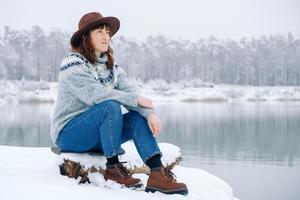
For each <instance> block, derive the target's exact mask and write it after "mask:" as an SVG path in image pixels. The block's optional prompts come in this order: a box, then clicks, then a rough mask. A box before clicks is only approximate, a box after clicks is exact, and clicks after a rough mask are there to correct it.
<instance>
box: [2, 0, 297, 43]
mask: <svg viewBox="0 0 300 200" xmlns="http://www.w3.org/2000/svg"><path fill="white" fill-rule="evenodd" d="M91 11H100V12H101V13H102V14H103V15H104V16H109V15H110V16H116V17H118V18H119V19H120V21H121V29H120V31H119V33H118V35H124V36H127V37H132V38H136V39H144V38H145V37H146V36H148V35H150V34H157V33H162V34H164V35H167V36H171V37H172V38H178V37H181V38H184V39H191V40H194V39H198V38H202V37H208V36H209V35H214V36H215V37H218V38H232V39H240V38H241V37H243V36H247V37H252V36H259V35H261V34H267V35H269V34H274V33H281V34H285V35H286V34H287V33H288V32H289V31H290V32H291V33H293V34H294V36H296V37H300V0H151V1H142V0H48V1H43V0H0V33H1V34H2V33H3V29H4V28H3V27H4V25H8V26H10V27H12V28H15V29H29V28H30V27H31V26H33V25H39V26H41V27H42V28H43V29H44V30H46V31H49V30H50V28H52V27H57V28H60V29H62V30H66V31H68V32H74V31H75V30H76V29H77V23H78V21H79V19H80V17H81V16H82V15H83V14H85V13H87V12H91Z"/></svg>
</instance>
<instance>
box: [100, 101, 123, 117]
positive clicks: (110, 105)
mask: <svg viewBox="0 0 300 200" xmlns="http://www.w3.org/2000/svg"><path fill="white" fill-rule="evenodd" d="M101 104H102V106H104V107H105V108H106V109H107V111H108V112H109V113H110V114H111V115H118V116H121V115H122V110H121V104H120V103H119V102H118V101H115V100H106V101H103V102H102V103H101Z"/></svg>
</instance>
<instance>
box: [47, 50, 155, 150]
mask: <svg viewBox="0 0 300 200" xmlns="http://www.w3.org/2000/svg"><path fill="white" fill-rule="evenodd" d="M106 61H107V56H106V55H105V54H104V55H102V57H99V58H98V59H97V62H96V64H95V65H92V64H91V63H90V62H89V61H88V60H87V59H85V58H84V57H83V56H82V55H81V54H79V53H73V52H72V53H70V54H69V55H68V56H66V57H65V58H64V59H63V61H62V63H61V66H60V72H59V76H58V96H57V100H56V102H55V105H54V108H53V110H52V112H51V117H50V135H51V139H52V141H53V143H54V144H55V142H56V140H57V137H58V135H59V132H60V131H61V130H62V128H63V127H64V126H65V125H66V124H67V123H68V122H69V121H70V120H71V119H72V118H74V117H76V116H77V115H79V114H81V113H83V112H85V111H87V110H88V109H89V108H90V107H91V106H93V105H95V104H99V103H100V102H103V101H105V100H116V101H118V102H120V104H121V105H123V106H124V107H125V108H126V109H127V110H135V111H137V112H139V113H140V114H141V115H142V116H144V117H145V118H146V119H147V117H148V115H149V114H150V113H154V110H153V109H149V108H145V107H141V106H139V105H137V97H138V93H139V90H138V87H136V86H135V85H133V84H132V82H131V81H130V80H129V79H128V78H127V76H126V73H125V71H124V70H123V69H122V68H121V67H120V66H118V65H116V64H115V65H114V66H113V68H112V69H111V70H109V69H107V68H106V64H105V62H106Z"/></svg>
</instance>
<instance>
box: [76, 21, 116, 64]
mask: <svg viewBox="0 0 300 200" xmlns="http://www.w3.org/2000/svg"><path fill="white" fill-rule="evenodd" d="M99 28H100V29H102V28H105V29H108V30H109V28H110V27H109V25H107V24H101V25H98V26H95V27H93V28H92V29H91V30H90V31H89V32H87V33H85V34H84V35H83V36H82V39H81V41H80V44H79V46H78V47H76V48H74V47H71V51H75V52H78V53H80V54H81V55H83V56H84V57H85V58H86V59H87V60H88V61H89V62H90V63H92V64H94V63H95V62H96V60H97V57H96V55H95V49H94V47H93V45H92V42H91V34H90V33H91V32H92V31H94V30H96V29H99ZM105 54H106V55H107V58H108V59H107V62H106V65H107V67H108V69H112V66H113V64H114V58H113V50H112V48H110V46H108V51H107V52H105Z"/></svg>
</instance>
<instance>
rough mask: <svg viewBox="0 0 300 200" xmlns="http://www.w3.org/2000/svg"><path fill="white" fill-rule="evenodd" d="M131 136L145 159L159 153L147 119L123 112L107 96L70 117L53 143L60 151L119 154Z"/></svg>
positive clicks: (106, 155)
mask: <svg viewBox="0 0 300 200" xmlns="http://www.w3.org/2000/svg"><path fill="white" fill-rule="evenodd" d="M131 139H133V142H134V144H135V146H136V148H137V151H138V153H139V155H140V157H141V158H142V160H143V161H144V162H145V163H146V161H147V160H148V159H149V158H151V157H152V156H153V155H155V154H160V155H162V154H161V151H160V149H159V147H158V144H157V141H156V139H155V137H153V135H152V132H151V130H150V128H149V126H148V123H147V120H146V119H145V118H144V117H143V116H141V115H140V114H139V113H138V112H136V111H129V112H128V113H126V114H123V115H122V111H121V107H120V103H119V102H117V101H113V100H107V101H104V102H101V103H99V104H96V105H94V106H92V107H91V108H90V109H89V110H87V111H85V112H83V113H81V114H80V115H78V116H76V117H75V118H73V119H71V120H70V121H69V122H68V123H67V124H66V125H65V126H64V128H63V129H62V130H61V132H60V133H59V136H58V138H57V141H56V144H57V146H59V147H60V148H61V149H62V150H63V151H71V152H87V151H101V152H103V153H104V156H105V157H107V158H110V157H113V156H115V155H119V154H120V152H121V144H122V143H124V142H126V141H128V140H131Z"/></svg>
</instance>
